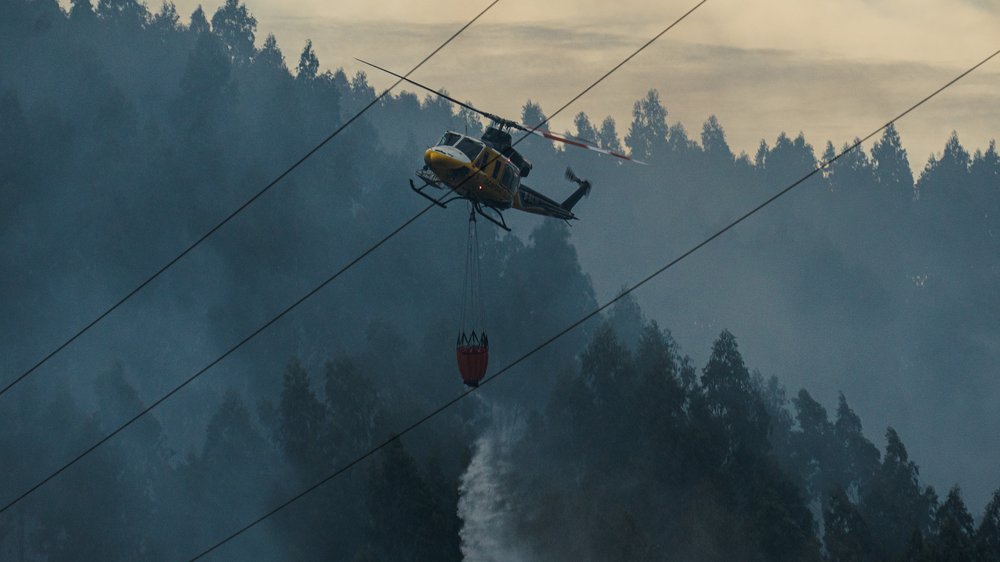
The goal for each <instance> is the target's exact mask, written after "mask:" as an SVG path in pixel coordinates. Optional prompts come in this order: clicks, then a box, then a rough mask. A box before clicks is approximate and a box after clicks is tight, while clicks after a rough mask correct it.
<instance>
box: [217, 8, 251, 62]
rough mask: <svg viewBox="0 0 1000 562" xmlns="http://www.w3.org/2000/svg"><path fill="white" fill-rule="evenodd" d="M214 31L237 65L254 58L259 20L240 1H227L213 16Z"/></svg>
mask: <svg viewBox="0 0 1000 562" xmlns="http://www.w3.org/2000/svg"><path fill="white" fill-rule="evenodd" d="M212 31H213V32H214V33H215V34H216V35H218V36H219V38H220V39H222V44H223V45H225V46H226V49H227V51H228V52H229V56H230V57H231V58H232V60H233V61H234V62H236V63H237V64H242V63H246V62H249V61H250V60H251V59H252V58H253V56H254V53H255V50H254V33H255V32H256V31H257V18H255V17H253V16H252V15H251V14H250V12H249V10H247V7H246V4H240V3H239V0H226V2H225V4H223V5H222V6H220V7H219V9H218V10H216V11H215V14H214V15H213V16H212Z"/></svg>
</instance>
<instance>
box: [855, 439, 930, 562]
mask: <svg viewBox="0 0 1000 562" xmlns="http://www.w3.org/2000/svg"><path fill="white" fill-rule="evenodd" d="M886 441H887V443H886V447H885V455H884V457H883V459H882V464H881V465H880V466H879V468H878V470H877V471H876V473H875V475H874V477H873V478H872V481H871V483H870V484H869V486H868V488H867V489H866V490H864V491H863V495H862V501H861V513H862V515H863V516H864V518H865V521H867V522H868V525H869V526H870V528H871V530H872V534H873V535H874V536H876V537H879V543H878V548H879V551H880V553H879V554H880V555H881V556H882V557H884V558H892V557H894V556H899V555H901V554H902V553H904V552H905V550H906V548H907V544H909V541H911V539H912V537H913V535H914V533H916V534H920V535H926V534H927V533H928V532H929V531H930V529H931V521H932V515H933V510H934V508H935V507H936V504H937V496H936V494H935V493H934V490H933V489H932V488H929V487H928V488H926V489H925V488H922V487H921V486H920V482H919V480H918V475H919V469H918V468H917V465H916V464H915V463H913V462H912V461H910V459H909V456H908V455H907V452H906V447H905V446H903V442H902V440H901V439H900V438H899V434H897V433H896V430H894V429H892V428H891V427H890V428H889V429H888V430H886Z"/></svg>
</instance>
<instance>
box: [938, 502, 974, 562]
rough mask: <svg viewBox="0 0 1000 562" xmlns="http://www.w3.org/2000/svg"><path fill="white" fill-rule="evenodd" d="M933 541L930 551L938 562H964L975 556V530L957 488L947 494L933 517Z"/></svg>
mask: <svg viewBox="0 0 1000 562" xmlns="http://www.w3.org/2000/svg"><path fill="white" fill-rule="evenodd" d="M934 523H935V525H934V527H935V529H934V539H933V541H932V542H931V544H930V550H931V552H933V553H934V560H936V561H939V562H965V561H967V560H972V559H973V556H974V554H975V544H974V540H975V536H974V535H975V528H974V526H973V521H972V515H970V514H969V510H968V509H966V507H965V502H963V501H962V496H961V494H960V492H959V490H958V487H957V486H956V487H954V488H952V489H951V490H950V491H949V492H948V497H947V499H945V501H944V503H942V504H941V507H939V508H938V509H937V513H936V514H935V516H934Z"/></svg>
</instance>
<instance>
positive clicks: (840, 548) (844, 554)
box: [823, 487, 875, 562]
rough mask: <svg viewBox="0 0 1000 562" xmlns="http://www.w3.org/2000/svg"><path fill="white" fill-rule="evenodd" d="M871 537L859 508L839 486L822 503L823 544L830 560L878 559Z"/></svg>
mask: <svg viewBox="0 0 1000 562" xmlns="http://www.w3.org/2000/svg"><path fill="white" fill-rule="evenodd" d="M872 542H873V540H872V536H871V533H870V531H869V530H868V525H866V524H865V520H864V519H863V518H862V517H861V514H860V513H858V510H857V508H856V507H855V506H854V504H852V503H851V500H849V499H848V498H847V494H846V493H844V489H843V488H840V487H837V488H835V489H834V490H833V491H832V492H831V493H830V494H829V496H828V498H827V500H826V501H825V502H824V506H823V544H824V546H826V551H827V559H828V560H829V562H863V561H866V560H875V557H874V556H873V554H872Z"/></svg>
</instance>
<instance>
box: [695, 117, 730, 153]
mask: <svg viewBox="0 0 1000 562" xmlns="http://www.w3.org/2000/svg"><path fill="white" fill-rule="evenodd" d="M701 146H702V148H703V149H704V150H705V154H706V155H707V156H708V157H709V159H710V160H711V161H712V162H715V163H718V162H732V161H733V160H734V159H735V157H734V156H733V151H732V150H731V149H730V148H729V143H727V142H726V132H725V130H723V128H722V125H720V124H719V120H718V119H717V118H716V117H715V115H710V116H709V118H708V120H707V121H705V124H704V125H702V128H701Z"/></svg>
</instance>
